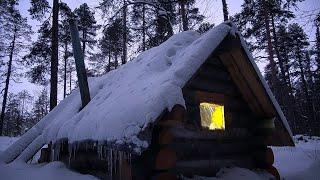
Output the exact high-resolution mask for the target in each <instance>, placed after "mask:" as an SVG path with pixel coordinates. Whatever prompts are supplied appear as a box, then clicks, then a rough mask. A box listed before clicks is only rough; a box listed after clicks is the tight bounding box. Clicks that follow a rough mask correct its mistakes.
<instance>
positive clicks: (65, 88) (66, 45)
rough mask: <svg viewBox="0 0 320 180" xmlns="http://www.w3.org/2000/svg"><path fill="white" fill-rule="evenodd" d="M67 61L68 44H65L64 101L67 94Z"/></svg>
mask: <svg viewBox="0 0 320 180" xmlns="http://www.w3.org/2000/svg"><path fill="white" fill-rule="evenodd" d="M67 59H68V44H67V42H64V57H63V60H64V74H63V99H64V98H66V94H67Z"/></svg>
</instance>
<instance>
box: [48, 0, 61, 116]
mask: <svg viewBox="0 0 320 180" xmlns="http://www.w3.org/2000/svg"><path fill="white" fill-rule="evenodd" d="M52 9H53V10H52V39H51V49H52V55H51V68H50V70H51V78H50V111H51V110H52V109H53V108H54V107H56V106H57V96H58V93H57V91H58V53H59V52H58V18H59V0H53V8H52Z"/></svg>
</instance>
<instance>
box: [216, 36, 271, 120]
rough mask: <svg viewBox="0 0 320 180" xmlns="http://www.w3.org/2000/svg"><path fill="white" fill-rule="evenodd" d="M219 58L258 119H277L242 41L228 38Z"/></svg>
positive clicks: (223, 44) (222, 46)
mask: <svg viewBox="0 0 320 180" xmlns="http://www.w3.org/2000/svg"><path fill="white" fill-rule="evenodd" d="M218 57H219V58H220V59H221V61H222V62H223V64H224V65H225V66H226V67H227V69H228V71H229V73H230V75H231V77H232V79H233V82H234V83H235V84H236V86H237V87H238V88H239V91H240V92H241V94H242V96H243V98H244V99H245V100H246V101H247V103H248V105H249V107H250V109H251V110H252V111H253V112H254V114H255V115H256V116H257V117H275V116H276V111H275V109H274V107H273V105H272V103H271V101H270V100H269V98H268V96H267V95H266V92H265V90H264V88H263V86H262V84H261V82H260V80H259V78H258V77H257V75H256V73H255V70H254V68H253V67H252V66H251V65H250V64H249V61H248V60H247V57H246V55H245V53H244V50H243V49H242V46H241V43H240V41H239V40H237V39H235V38H230V37H227V38H226V39H225V41H224V42H223V43H222V44H221V47H220V51H219V52H218Z"/></svg>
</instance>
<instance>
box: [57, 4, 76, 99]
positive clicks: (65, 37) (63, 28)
mask: <svg viewBox="0 0 320 180" xmlns="http://www.w3.org/2000/svg"><path fill="white" fill-rule="evenodd" d="M60 13H61V18H62V20H61V23H60V24H59V41H60V42H61V43H60V46H61V48H62V49H63V57H62V59H63V63H62V64H63V68H62V69H63V71H60V74H62V79H63V98H65V97H66V95H67V76H68V75H67V74H68V65H69V66H70V65H71V64H74V63H73V62H74V61H72V62H71V61H70V60H69V61H68V59H69V58H70V57H72V52H71V50H70V46H71V34H70V26H69V22H68V20H69V17H70V14H71V9H70V8H69V7H68V5H67V4H65V3H60ZM71 73H72V72H71ZM69 76H70V74H69Z"/></svg>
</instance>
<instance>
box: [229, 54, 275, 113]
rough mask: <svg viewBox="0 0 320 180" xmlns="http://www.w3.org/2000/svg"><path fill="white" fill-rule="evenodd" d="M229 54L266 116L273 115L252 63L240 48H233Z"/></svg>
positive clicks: (270, 104)
mask: <svg viewBox="0 0 320 180" xmlns="http://www.w3.org/2000/svg"><path fill="white" fill-rule="evenodd" d="M231 56H232V57H233V59H234V60H233V61H234V62H235V64H236V65H237V66H238V69H239V71H240V73H241V74H242V75H243V77H244V78H245V80H246V82H247V83H248V85H249V87H250V88H251V89H252V92H253V93H254V96H255V97H256V98H257V100H258V101H259V104H260V105H261V107H262V109H263V111H264V112H265V113H266V115H267V117H274V116H275V114H276V112H275V109H274V108H273V105H272V103H271V101H270V100H269V98H268V97H267V94H266V91H265V89H264V87H263V86H262V84H261V82H260V80H259V77H258V76H257V75H256V72H255V70H254V69H253V67H252V65H251V64H249V60H248V58H247V57H245V55H244V52H243V50H242V49H240V48H239V49H235V50H233V51H231Z"/></svg>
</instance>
